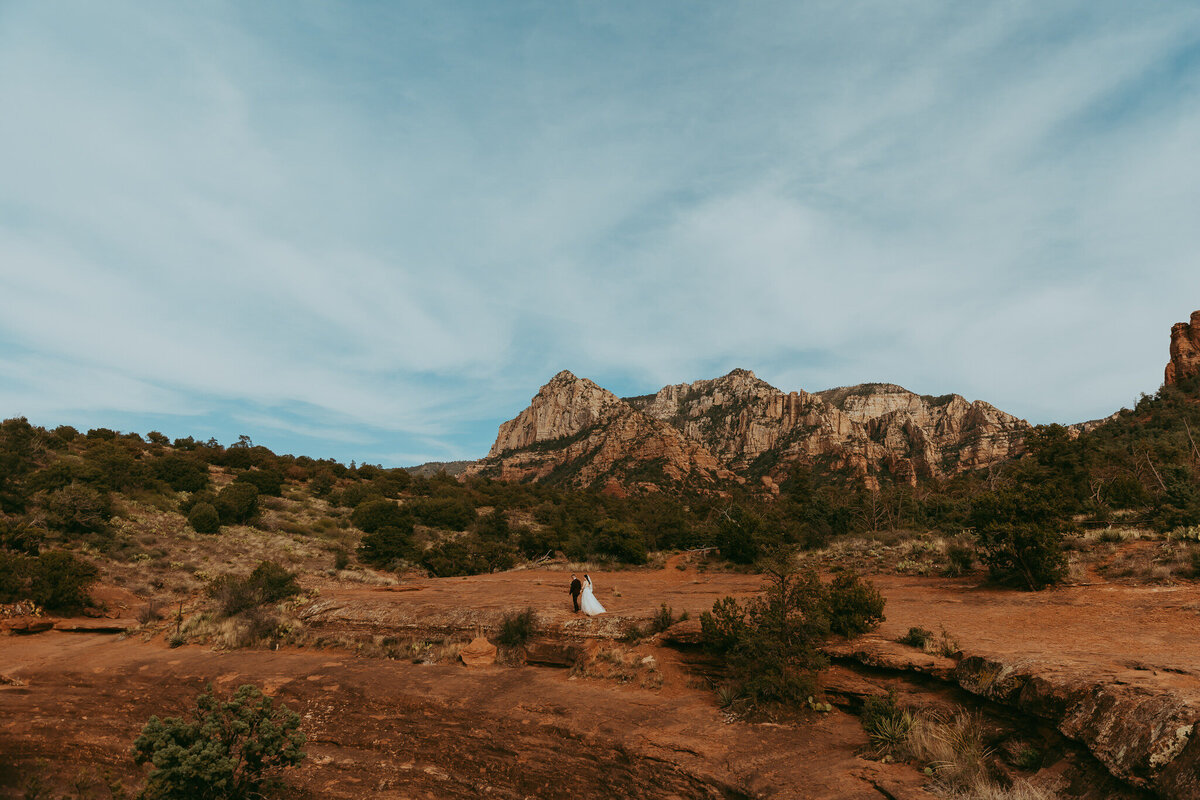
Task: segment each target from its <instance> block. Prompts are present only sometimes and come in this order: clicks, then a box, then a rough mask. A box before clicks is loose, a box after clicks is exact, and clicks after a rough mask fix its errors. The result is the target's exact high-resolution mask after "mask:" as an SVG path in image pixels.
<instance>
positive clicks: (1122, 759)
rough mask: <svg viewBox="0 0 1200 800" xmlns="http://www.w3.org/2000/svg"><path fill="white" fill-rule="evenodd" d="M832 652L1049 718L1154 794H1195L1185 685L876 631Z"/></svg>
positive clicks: (1199, 751) (1198, 793) (1198, 710)
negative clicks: (943, 647)
mask: <svg viewBox="0 0 1200 800" xmlns="http://www.w3.org/2000/svg"><path fill="white" fill-rule="evenodd" d="M825 650H826V653H827V654H828V655H830V656H831V657H833V658H834V659H847V660H851V661H855V662H858V663H862V664H866V665H868V666H870V667H872V668H875V669H882V670H894V671H897V672H917V673H923V674H925V675H929V676H931V677H933V678H936V679H938V680H942V681H946V682H948V683H951V684H955V685H957V686H959V687H960V688H962V689H965V690H966V691H968V692H970V693H971V694H974V695H977V696H979V697H983V698H986V699H987V700H990V701H992V702H995V703H999V704H1000V705H1002V706H1007V707H1009V708H1013V709H1016V710H1018V711H1020V712H1022V713H1023V714H1026V715H1028V716H1030V717H1033V718H1038V719H1042V720H1045V721H1047V722H1048V723H1050V724H1051V725H1053V726H1054V728H1055V729H1056V730H1057V731H1058V732H1059V733H1061V734H1062V735H1063V736H1065V737H1067V738H1068V739H1070V740H1071V741H1074V742H1077V743H1079V744H1080V745H1082V746H1083V747H1085V748H1086V749H1087V750H1088V752H1089V753H1090V754H1091V755H1092V756H1093V757H1094V758H1095V759H1096V760H1097V761H1099V762H1100V763H1101V764H1102V765H1103V766H1104V768H1105V769H1106V770H1107V771H1108V773H1109V774H1111V775H1112V776H1113V777H1115V778H1119V779H1120V780H1121V781H1123V782H1125V783H1126V784H1127V785H1129V786H1133V787H1137V788H1140V789H1145V790H1149V791H1151V792H1153V793H1154V794H1155V795H1156V796H1159V797H1168V798H1181V799H1182V798H1196V797H1200V743H1198V742H1197V737H1195V736H1193V732H1194V729H1195V725H1196V723H1197V722H1198V721H1200V707H1198V706H1197V705H1196V701H1195V697H1194V694H1193V693H1192V692H1191V691H1187V692H1181V691H1180V690H1179V689H1178V688H1175V687H1172V686H1168V685H1164V682H1162V681H1156V680H1155V679H1154V676H1153V675H1151V676H1149V677H1147V678H1141V679H1139V677H1138V676H1137V675H1130V674H1125V675H1122V676H1121V678H1120V679H1119V680H1114V677H1115V676H1113V675H1110V674H1105V673H1104V672H1103V671H1101V672H1089V671H1081V670H1078V669H1075V668H1072V667H1070V666H1065V665H1062V664H1051V663H1039V662H1034V661H1029V660H1018V661H1012V660H1009V659H1006V658H1001V657H995V656H982V655H970V656H967V657H965V658H961V659H960V660H958V661H957V663H956V662H954V661H953V660H951V659H946V658H940V657H937V656H933V657H931V656H927V655H923V654H921V653H919V652H917V654H916V655H915V656H914V655H913V652H914V651H912V650H911V649H909V648H906V647H905V646H903V645H898V644H897V643H895V642H890V641H886V640H883V639H881V638H879V637H876V636H867V637H864V638H863V639H861V640H858V641H856V642H853V643H845V644H833V645H830V646H827V647H826V648H825ZM1154 675H1157V673H1154Z"/></svg>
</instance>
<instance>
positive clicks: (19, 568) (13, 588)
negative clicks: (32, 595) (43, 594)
mask: <svg viewBox="0 0 1200 800" xmlns="http://www.w3.org/2000/svg"><path fill="white" fill-rule="evenodd" d="M33 563H34V559H32V558H29V557H28V556H24V555H21V554H19V553H9V552H7V551H5V550H0V603H16V602H18V601H20V600H25V599H26V598H28V597H29V576H30V573H31V572H32V571H33Z"/></svg>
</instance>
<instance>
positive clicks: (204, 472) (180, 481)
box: [154, 453, 208, 492]
mask: <svg viewBox="0 0 1200 800" xmlns="http://www.w3.org/2000/svg"><path fill="white" fill-rule="evenodd" d="M154 475H155V477H157V478H158V479H159V480H160V481H162V482H163V483H165V484H167V485H168V486H170V487H171V488H172V489H174V490H175V491H177V492H199V491H203V490H204V489H207V488H208V465H207V464H205V463H203V462H202V461H199V460H198V459H195V458H191V457H189V456H183V455H179V454H177V453H171V454H169V455H165V456H163V457H162V458H160V459H158V460H157V461H155V462H154Z"/></svg>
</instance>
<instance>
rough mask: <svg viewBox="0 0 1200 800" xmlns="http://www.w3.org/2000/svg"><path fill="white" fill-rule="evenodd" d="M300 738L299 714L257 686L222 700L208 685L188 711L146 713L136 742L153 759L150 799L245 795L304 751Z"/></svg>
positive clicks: (259, 792) (232, 799)
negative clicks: (164, 714)
mask: <svg viewBox="0 0 1200 800" xmlns="http://www.w3.org/2000/svg"><path fill="white" fill-rule="evenodd" d="M304 742H305V736H304V734H303V733H301V732H300V716H299V715H298V714H296V713H295V712H293V711H291V710H290V709H288V707H287V706H284V705H279V706H276V705H275V703H274V701H273V700H271V698H269V697H266V696H265V695H263V693H262V692H261V691H260V690H259V689H258V688H256V687H254V686H251V685H245V686H241V687H239V688H238V690H237V692H235V693H234V695H233V697H232V698H230V699H229V700H224V701H223V700H221V699H220V698H219V697H217V696H215V695H214V694H213V689H212V687H211V686H209V688H208V689H207V690H206V691H205V692H204V693H203V694H201V695H200V696H199V697H197V698H196V705H195V707H194V708H193V709H192V710H191V712H190V713H189V714H188V715H187V716H185V717H168V718H166V719H163V720H160V719H159V718H158V717H157V716H154V717H151V718H150V721H149V722H148V723H147V724H146V726H145V727H144V728H143V729H142V733H141V735H140V736H138V738H137V740H136V741H135V742H134V743H133V750H134V758H135V760H136V761H137V763H138V764H149V765H151V767H152V771H151V772H150V774H149V776H148V777H147V779H146V788H145V791H144V793H143V795H142V796H143V797H145V798H146V799H147V800H249V798H258V797H262V796H264V795H263V790H264V789H266V788H268V787H269V784H270V783H271V782H273V781H274V780H275V779H277V778H278V776H279V774H280V773H281V772H282V771H283V770H285V769H287V768H288V767H293V766H296V765H297V764H299V763H300V762H301V761H302V760H303V759H304V752H303V751H302V750H301V749H300V748H301V747H303V746H304Z"/></svg>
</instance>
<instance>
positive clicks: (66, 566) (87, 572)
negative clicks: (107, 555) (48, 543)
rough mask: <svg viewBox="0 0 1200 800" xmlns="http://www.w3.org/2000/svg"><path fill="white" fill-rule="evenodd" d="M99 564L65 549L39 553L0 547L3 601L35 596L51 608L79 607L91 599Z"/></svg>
mask: <svg viewBox="0 0 1200 800" xmlns="http://www.w3.org/2000/svg"><path fill="white" fill-rule="evenodd" d="M99 576H100V571H99V570H98V569H96V566H95V565H94V564H92V563H90V562H88V561H84V560H83V559H81V558H79V557H77V556H75V555H72V554H71V553H68V552H66V551H63V550H47V551H44V552H42V553H40V554H39V555H37V556H28V555H24V554H21V553H11V552H7V551H4V550H0V603H13V602H17V601H20V600H32V601H33V602H35V603H37V604H38V605H39V606H42V607H43V608H45V609H46V610H47V611H60V612H68V611H78V610H79V609H81V608H84V607H86V606H88V605H89V604H90V602H91V599H90V597H89V596H88V589H90V588H91V586H92V584H94V583H95V582H96V580H97V579H98V578H99Z"/></svg>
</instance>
